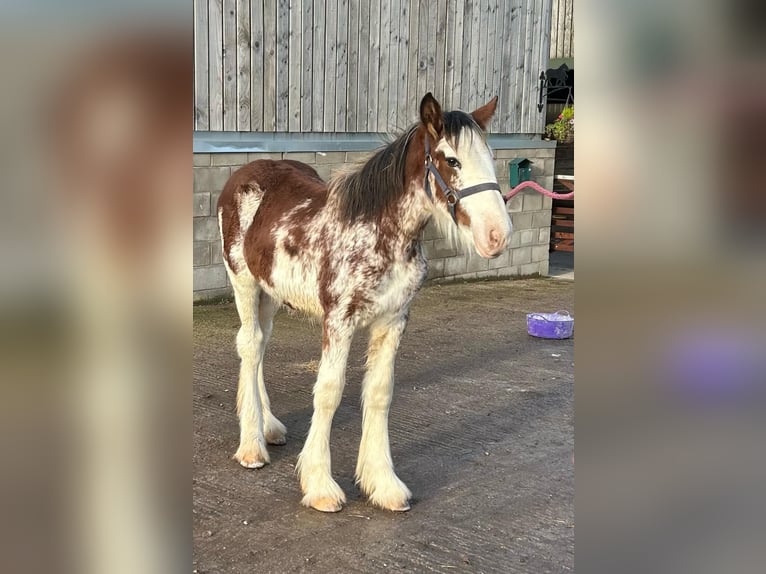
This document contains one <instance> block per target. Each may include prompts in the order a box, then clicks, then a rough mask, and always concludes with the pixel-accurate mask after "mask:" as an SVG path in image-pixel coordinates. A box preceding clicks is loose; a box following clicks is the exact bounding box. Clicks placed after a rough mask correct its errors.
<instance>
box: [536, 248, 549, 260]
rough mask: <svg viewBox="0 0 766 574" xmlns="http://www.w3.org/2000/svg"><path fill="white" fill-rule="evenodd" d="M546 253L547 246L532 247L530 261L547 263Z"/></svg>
mask: <svg viewBox="0 0 766 574" xmlns="http://www.w3.org/2000/svg"><path fill="white" fill-rule="evenodd" d="M548 251H550V247H549V246H548V245H534V246H532V261H548Z"/></svg>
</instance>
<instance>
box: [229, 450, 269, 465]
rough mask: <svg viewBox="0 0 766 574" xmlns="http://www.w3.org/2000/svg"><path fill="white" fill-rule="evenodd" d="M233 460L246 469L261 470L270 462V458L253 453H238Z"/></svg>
mask: <svg viewBox="0 0 766 574" xmlns="http://www.w3.org/2000/svg"><path fill="white" fill-rule="evenodd" d="M233 458H234V460H236V461H237V462H238V463H239V464H241V465H242V466H244V467H245V468H261V467H262V466H264V465H266V464H267V463H268V462H269V460H268V457H264V456H262V455H260V454H255V453H252V452H249V453H240V452H239V451H237V452H236V453H235V454H234V457H233Z"/></svg>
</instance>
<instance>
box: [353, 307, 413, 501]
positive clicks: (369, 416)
mask: <svg viewBox="0 0 766 574" xmlns="http://www.w3.org/2000/svg"><path fill="white" fill-rule="evenodd" d="M406 324H407V317H406V315H400V316H398V317H395V318H393V319H387V320H382V321H379V322H377V323H375V324H374V325H372V327H371V328H370V343H369V348H368V350H367V372H366V373H365V375H364V381H363V383H362V407H363V415H362V442H361V444H360V445H359V459H358V461H357V464H356V481H357V483H358V484H359V487H360V488H361V490H362V491H363V492H364V493H365V494H366V495H367V496H368V497H369V500H370V502H372V503H373V504H375V505H376V506H379V507H381V508H385V509H387V510H397V511H404V510H409V509H410V504H409V500H410V497H411V496H412V494H411V493H410V491H409V489H408V488H407V487H406V486H405V484H404V483H403V482H402V481H401V480H399V477H398V476H396V473H394V463H393V461H392V460H391V448H390V446H389V442H388V410H389V407H390V406H391V398H392V396H393V394H394V359H395V358H396V351H397V349H398V348H399V341H400V339H401V336H402V333H403V332H404V327H405V325H406Z"/></svg>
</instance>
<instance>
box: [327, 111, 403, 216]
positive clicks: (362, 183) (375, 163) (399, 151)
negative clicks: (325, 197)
mask: <svg viewBox="0 0 766 574" xmlns="http://www.w3.org/2000/svg"><path fill="white" fill-rule="evenodd" d="M417 127H418V126H417V124H416V125H413V126H412V127H410V128H409V129H408V130H407V131H406V132H404V133H403V134H401V135H400V136H399V137H398V138H396V139H395V140H394V141H393V142H391V143H390V144H388V145H387V146H386V147H383V148H381V149H379V150H378V151H377V152H375V154H374V155H373V156H372V157H371V158H370V159H369V160H368V161H367V162H366V163H365V164H364V165H362V166H361V167H360V168H357V169H355V170H354V171H352V172H348V173H343V174H340V175H337V176H336V177H334V178H333V179H332V181H331V182H330V188H331V190H332V191H333V193H337V194H338V195H339V196H340V214H341V217H342V218H343V220H345V221H348V222H353V221H355V220H357V219H362V220H366V221H369V220H371V219H374V218H376V217H379V216H380V215H381V214H382V213H383V211H384V210H385V209H386V207H388V206H389V205H390V204H391V203H392V202H394V201H396V199H398V198H399V197H400V196H401V195H402V193H404V172H405V167H406V164H407V149H408V148H409V145H410V141H412V137H413V136H414V135H415V131H416V130H417Z"/></svg>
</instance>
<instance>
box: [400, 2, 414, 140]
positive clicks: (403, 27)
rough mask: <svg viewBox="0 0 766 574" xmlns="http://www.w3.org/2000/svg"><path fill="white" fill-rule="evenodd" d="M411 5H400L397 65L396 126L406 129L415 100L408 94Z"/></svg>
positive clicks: (403, 3) (405, 3) (402, 3)
mask: <svg viewBox="0 0 766 574" xmlns="http://www.w3.org/2000/svg"><path fill="white" fill-rule="evenodd" d="M409 20H410V6H409V0H401V4H400V6H399V48H398V53H399V56H398V65H397V72H398V78H397V84H396V85H397V90H396V91H397V95H396V107H397V108H398V109H397V110H396V128H397V129H402V130H403V129H405V128H407V126H408V125H409V124H410V121H411V118H412V111H411V110H412V109H413V107H414V106H415V102H413V101H410V100H409V99H408V96H407V66H408V61H407V58H408V55H409V42H410V23H409Z"/></svg>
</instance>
